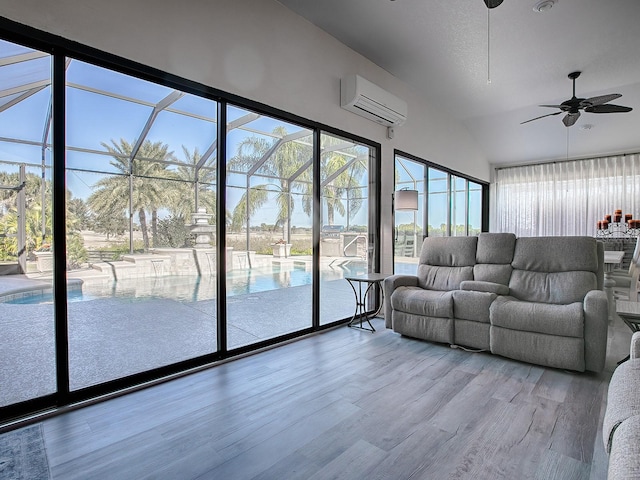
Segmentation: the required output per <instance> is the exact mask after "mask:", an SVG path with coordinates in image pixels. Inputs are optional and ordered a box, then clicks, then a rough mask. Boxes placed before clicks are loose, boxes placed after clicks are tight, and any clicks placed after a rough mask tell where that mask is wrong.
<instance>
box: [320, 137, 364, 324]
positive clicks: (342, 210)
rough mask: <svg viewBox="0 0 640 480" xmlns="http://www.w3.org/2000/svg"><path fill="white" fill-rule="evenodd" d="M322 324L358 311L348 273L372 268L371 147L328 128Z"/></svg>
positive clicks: (323, 170)
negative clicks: (329, 130)
mask: <svg viewBox="0 0 640 480" xmlns="http://www.w3.org/2000/svg"><path fill="white" fill-rule="evenodd" d="M320 145H321V148H320V226H321V227H320V323H321V324H323V325H324V324H328V323H332V322H335V321H337V320H340V319H341V318H344V317H351V316H352V315H353V313H354V305H355V298H354V294H353V290H352V289H351V287H350V286H349V284H348V282H347V281H346V280H344V277H345V276H354V275H362V274H364V273H368V272H370V271H374V270H375V268H374V263H373V262H374V257H373V256H372V253H373V252H374V246H373V244H372V238H373V235H372V234H373V231H374V228H373V226H372V210H371V207H372V205H371V203H370V199H371V192H372V191H375V184H374V182H373V179H374V177H373V175H372V174H371V170H372V166H373V163H374V162H373V161H374V159H375V154H374V150H373V148H371V147H370V146H367V145H364V144H361V143H358V142H354V141H353V140H349V139H345V138H340V137H337V136H335V135H330V134H328V133H322V135H321V136H320Z"/></svg>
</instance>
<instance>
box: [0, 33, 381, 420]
mask: <svg viewBox="0 0 640 480" xmlns="http://www.w3.org/2000/svg"><path fill="white" fill-rule="evenodd" d="M75 53H76V55H74V56H71V55H69V54H67V55H60V54H55V55H51V54H49V53H45V52H44V51H41V50H38V49H36V48H31V47H27V46H23V45H19V44H17V43H12V42H11V41H8V40H0V85H1V87H0V88H1V91H0V125H1V126H0V187H1V189H0V195H2V208H1V210H0V262H1V263H0V274H1V275H0V326H1V328H2V332H3V336H2V339H1V340H0V365H1V367H0V385H2V388H0V414H1V415H2V418H0V420H1V419H7V418H11V417H12V416H17V415H19V414H24V413H28V412H30V411H35V410H37V409H40V408H42V407H43V406H47V405H55V404H57V405H60V404H65V403H70V402H73V401H76V400H81V399H84V398H90V397H92V396H96V395H100V394H101V393H104V392H106V391H110V390H114V389H118V388H123V387H126V386H131V385H135V384H138V383H141V382H145V381H148V380H149V379H152V378H157V377H161V376H163V375H168V374H171V373H174V372H178V371H181V370H184V369H187V368H190V367H193V366H197V365H202V364H205V363H208V362H211V361H215V360H218V359H222V358H225V357H227V356H231V355H235V354H238V353H242V352H244V351H248V350H251V349H255V348H259V347H262V346H266V345H269V344H273V343H276V342H279V341H282V340H286V339H289V338H292V337H295V336H299V335H302V334H305V333H309V332H313V331H316V330H319V329H321V328H324V327H327V326H331V325H335V324H338V323H340V322H342V321H344V320H345V319H349V318H350V317H351V315H352V314H353V310H354V298H353V292H352V291H351V289H350V287H349V285H348V283H347V282H346V281H345V280H344V276H345V275H348V274H359V273H366V272H369V271H376V270H377V269H378V266H379V258H378V248H379V247H378V224H379V220H378V217H379V215H378V213H377V212H378V202H379V199H378V198H377V195H378V192H379V178H378V172H379V163H380V160H379V146H377V145H376V144H373V143H371V142H368V141H367V140H365V139H361V138H356V137H351V136H349V135H348V134H346V133H344V132H338V131H334V130H332V129H330V128H329V127H324V126H320V125H316V124H313V123H312V122H309V121H306V120H304V119H300V118H297V117H294V116H292V115H289V114H286V113H284V112H277V111H275V110H271V109H269V111H268V112H265V111H264V110H262V109H261V108H260V107H261V106H260V105H254V104H252V103H251V102H244V101H241V99H237V98H234V103H231V102H230V101H229V100H228V99H227V98H226V97H225V95H224V94H223V93H222V92H217V91H213V90H211V89H209V88H207V87H203V86H199V85H193V84H192V83H189V82H185V81H182V79H179V78H174V77H171V76H167V75H162V80H159V79H160V77H161V76H160V75H159V74H158V72H155V71H151V69H147V70H144V71H143V72H142V73H141V72H140V71H139V70H136V69H132V72H130V73H124V72H126V71H127V70H128V68H127V67H128V66H129V64H128V63H127V62H126V61H122V64H119V65H118V68H117V69H115V68H113V66H112V65H111V64H107V63H106V62H104V63H101V64H100V65H98V64H96V63H89V62H88V61H86V60H83V59H82V58H83V55H82V52H75ZM134 70H135V76H134V75H133V74H131V73H134V72H133V71H134ZM371 300H372V302H371V308H372V309H373V308H375V307H376V305H375V299H373V298H372V299H371Z"/></svg>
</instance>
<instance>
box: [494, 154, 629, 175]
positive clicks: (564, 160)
mask: <svg viewBox="0 0 640 480" xmlns="http://www.w3.org/2000/svg"><path fill="white" fill-rule="evenodd" d="M631 155H640V152H627V153H613V154H608V155H602V156H600V157H577V158H569V159H557V160H542V161H540V162H532V163H521V164H515V165H507V166H504V167H498V166H495V167H494V170H495V171H498V170H508V169H510V168H520V167H535V166H537V165H549V164H552V163H567V162H581V161H584V160H595V159H597V158H612V157H626V156H631Z"/></svg>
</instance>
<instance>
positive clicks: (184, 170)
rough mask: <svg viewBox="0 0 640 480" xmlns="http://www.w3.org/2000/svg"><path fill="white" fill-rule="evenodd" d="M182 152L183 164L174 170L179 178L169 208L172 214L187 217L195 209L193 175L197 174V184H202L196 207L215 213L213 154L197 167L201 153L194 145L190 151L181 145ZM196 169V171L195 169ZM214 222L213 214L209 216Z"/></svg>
mask: <svg viewBox="0 0 640 480" xmlns="http://www.w3.org/2000/svg"><path fill="white" fill-rule="evenodd" d="M182 152H183V153H184V157H185V159H186V162H185V163H186V164H185V165H179V166H178V169H177V171H176V178H177V179H178V180H180V183H179V184H178V186H177V188H178V190H179V194H178V195H177V196H176V197H175V198H174V204H173V205H170V206H169V207H170V209H171V211H172V212H173V214H174V215H177V216H180V217H183V218H185V219H188V218H189V217H190V215H191V214H192V213H194V212H195V211H196V205H195V181H196V178H195V175H196V174H197V176H198V184H199V185H200V186H202V185H204V187H205V188H202V187H200V190H199V192H198V208H203V207H204V208H206V209H207V213H212V214H215V212H216V190H215V187H216V179H217V173H216V162H215V158H216V157H215V156H212V157H211V159H210V160H208V161H207V162H206V163H205V165H204V166H202V167H200V168H198V167H197V165H198V163H199V162H200V160H201V159H202V155H201V154H200V152H199V151H198V147H195V149H194V150H193V152H190V151H189V149H188V148H187V147H185V146H184V145H183V146H182ZM196 170H197V171H196ZM211 219H212V222H213V223H214V224H215V215H214V216H213V217H211Z"/></svg>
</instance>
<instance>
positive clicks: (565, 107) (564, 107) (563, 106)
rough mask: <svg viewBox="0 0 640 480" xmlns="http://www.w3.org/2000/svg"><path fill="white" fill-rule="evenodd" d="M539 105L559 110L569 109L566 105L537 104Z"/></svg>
mask: <svg viewBox="0 0 640 480" xmlns="http://www.w3.org/2000/svg"><path fill="white" fill-rule="evenodd" d="M538 106H539V107H549V108H559V109H561V110H569V108H570V107H569V106H568V105H538Z"/></svg>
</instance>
